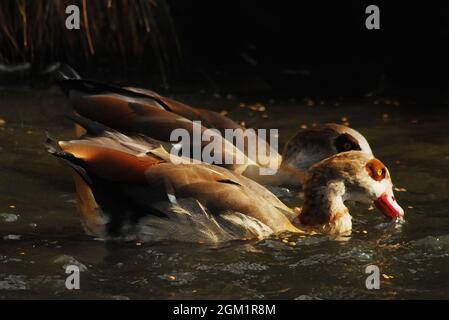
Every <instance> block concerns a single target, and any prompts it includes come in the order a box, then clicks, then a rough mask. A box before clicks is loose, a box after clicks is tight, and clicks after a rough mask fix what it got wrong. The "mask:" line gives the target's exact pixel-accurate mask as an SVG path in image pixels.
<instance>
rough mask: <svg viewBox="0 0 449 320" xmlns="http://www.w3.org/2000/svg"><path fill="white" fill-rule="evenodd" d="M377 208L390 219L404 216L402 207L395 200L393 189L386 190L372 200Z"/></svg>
mask: <svg viewBox="0 0 449 320" xmlns="http://www.w3.org/2000/svg"><path fill="white" fill-rule="evenodd" d="M374 204H375V205H376V207H377V209H379V210H380V211H382V213H383V214H385V215H386V216H387V217H389V218H390V219H398V218H402V217H404V209H402V208H401V206H400V205H399V204H398V203H397V202H396V199H395V198H394V194H393V191H391V190H390V191H387V192H385V193H384V194H382V195H381V196H380V197H379V198H378V199H377V200H376V201H374Z"/></svg>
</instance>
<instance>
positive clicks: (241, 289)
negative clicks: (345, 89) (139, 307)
mask: <svg viewBox="0 0 449 320" xmlns="http://www.w3.org/2000/svg"><path fill="white" fill-rule="evenodd" d="M178 98H179V99H181V100H184V101H186V102H189V103H193V104H196V105H203V106H207V107H211V108H215V109H216V110H218V111H222V110H226V111H227V112H228V113H229V115H230V116H231V117H234V118H235V119H237V120H241V121H245V122H246V124H247V125H249V126H252V125H254V126H258V127H266V128H269V127H271V128H279V129H280V134H281V143H282V142H285V140H286V139H287V138H288V137H289V135H291V134H292V133H293V132H294V131H295V130H296V128H298V127H299V126H300V125H311V124H312V123H315V122H316V123H320V122H338V123H341V122H350V125H351V126H353V127H354V128H356V129H358V130H360V131H361V132H362V133H363V134H364V135H365V136H366V137H367V138H368V140H369V141H370V142H371V146H372V147H373V150H374V151H375V154H376V155H377V156H378V157H379V158H380V159H382V161H384V162H385V163H386V164H387V166H388V167H389V168H390V171H391V172H392V175H393V180H394V182H395V184H396V187H397V188H398V191H401V192H398V191H397V192H396V193H397V198H398V201H399V202H400V203H401V205H403V206H404V208H406V218H407V220H406V222H405V223H403V224H402V225H391V224H389V223H386V222H385V220H384V218H383V217H382V216H381V215H380V214H378V213H377V212H376V211H372V210H368V208H367V207H366V206H359V205H357V206H355V207H353V208H352V212H353V214H354V232H353V235H352V237H351V238H350V239H346V241H341V240H340V241H337V240H332V239H328V238H327V237H325V236H312V237H298V236H289V235H283V236H281V237H279V238H270V239H266V240H263V241H260V242H255V241H250V242H248V241H246V242H242V241H237V242H228V243H224V244H221V245H219V246H210V245H204V244H203V245H201V244H186V243H173V242H162V243H160V242H159V243H146V244H141V243H120V244H119V243H108V242H104V241H100V240H97V239H92V238H90V237H88V236H86V235H84V233H83V231H82V229H81V227H80V225H79V221H78V219H77V217H76V214H75V204H74V202H75V195H74V193H73V187H72V185H71V180H70V176H69V174H68V173H67V171H65V169H64V168H63V167H62V166H59V165H58V164H57V162H56V161H55V160H54V159H53V158H52V157H50V156H48V155H47V154H46V153H45V151H44V149H43V147H42V143H43V141H44V135H45V130H48V131H49V132H50V133H52V134H53V135H55V136H57V137H58V138H61V139H67V138H70V137H73V136H72V130H71V126H70V124H69V122H68V121H66V120H64V118H63V116H62V114H63V110H64V107H65V104H66V101H65V99H64V97H63V96H62V95H61V94H60V93H59V92H58V90H57V89H50V90H30V89H29V88H7V89H6V88H0V101H1V105H0V119H3V120H4V121H1V120H0V152H1V155H0V159H1V160H0V163H1V168H2V170H1V171H0V194H1V197H0V298H37V297H41V298H107V299H129V298H130V299H133V298H221V299H222V298H254V299H258V298H284V299H335V298H343V299H348V298H384V299H389V298H449V268H448V266H449V257H448V255H449V253H448V252H449V250H448V249H449V234H448V230H449V217H448V209H447V208H448V206H449V194H448V192H447V190H448V189H449V181H448V176H449V143H448V142H449V136H448V135H447V124H448V120H447V116H448V112H447V111H444V109H432V110H436V111H433V113H428V114H424V113H423V112H422V110H421V112H420V110H419V109H418V108H417V107H416V106H413V105H412V104H407V103H406V102H401V103H400V104H399V103H396V101H393V102H390V101H388V100H386V101H372V100H366V101H365V100H360V101H344V100H343V101H323V103H310V101H304V102H303V101H301V102H291V101H288V102H276V101H273V100H270V99H267V101H265V102H263V104H264V105H265V106H266V107H267V110H266V112H265V113H263V114H262V113H259V112H255V111H253V110H251V109H250V108H241V107H240V106H239V104H240V101H238V100H237V99H234V100H220V99H217V98H214V97H213V96H208V95H206V94H198V95H191V96H181V97H178ZM224 106H227V108H225V107H224ZM415 110H416V111H415ZM275 191H276V193H278V194H279V195H280V196H281V198H282V199H283V200H285V201H286V202H287V203H288V204H291V205H298V203H297V200H294V199H293V196H294V193H292V192H289V191H288V190H284V189H279V190H275ZM67 264H76V265H78V266H80V269H81V271H82V273H81V290H80V291H69V290H67V289H65V286H64V282H65V277H66V274H65V272H64V266H65V265H67ZM370 264H375V265H378V266H379V267H380V270H381V273H382V274H383V276H382V282H381V290H374V291H369V290H367V289H366V288H365V285H364V284H365V278H366V276H367V275H366V274H365V273H364V270H365V267H366V266H367V265H370Z"/></svg>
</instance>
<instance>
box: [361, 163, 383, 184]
mask: <svg viewBox="0 0 449 320" xmlns="http://www.w3.org/2000/svg"><path fill="white" fill-rule="evenodd" d="M365 168H366V171H367V172H368V175H369V176H370V177H371V178H372V179H373V180H376V181H381V180H382V179H384V178H385V175H386V173H387V169H386V168H385V166H384V165H383V163H382V162H380V161H379V160H377V159H372V160H370V161H368V163H367V164H366V166H365Z"/></svg>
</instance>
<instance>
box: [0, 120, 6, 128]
mask: <svg viewBox="0 0 449 320" xmlns="http://www.w3.org/2000/svg"><path fill="white" fill-rule="evenodd" d="M5 124H6V120H5V119H3V118H0V127H3V126H4V125H5Z"/></svg>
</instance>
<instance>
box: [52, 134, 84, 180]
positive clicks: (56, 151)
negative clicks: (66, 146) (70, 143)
mask: <svg viewBox="0 0 449 320" xmlns="http://www.w3.org/2000/svg"><path fill="white" fill-rule="evenodd" d="M44 146H45V147H46V148H47V152H48V153H50V154H51V155H53V156H55V157H57V158H59V159H61V160H62V161H63V162H64V163H65V164H67V165H68V166H69V167H71V168H72V169H74V170H75V171H76V173H78V175H79V176H80V177H81V178H82V179H83V180H84V181H85V182H86V183H87V184H88V185H89V186H92V180H91V178H90V177H89V175H88V174H87V172H86V170H84V168H83V167H82V162H81V160H80V159H78V158H77V157H75V156H74V155H73V154H71V153H70V152H66V151H64V150H63V149H62V148H61V146H60V145H59V143H58V141H56V140H55V139H53V138H52V137H51V136H50V135H49V134H48V133H47V139H46V141H45V143H44Z"/></svg>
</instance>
